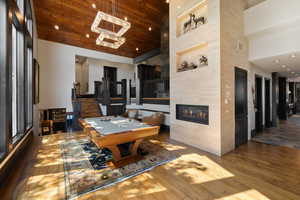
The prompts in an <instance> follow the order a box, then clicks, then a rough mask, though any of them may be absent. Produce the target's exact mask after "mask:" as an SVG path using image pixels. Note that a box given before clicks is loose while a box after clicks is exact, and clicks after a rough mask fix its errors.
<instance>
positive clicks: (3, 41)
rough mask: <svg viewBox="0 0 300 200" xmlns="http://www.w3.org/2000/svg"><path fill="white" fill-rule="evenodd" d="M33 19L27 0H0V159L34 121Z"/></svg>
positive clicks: (10, 149)
mask: <svg viewBox="0 0 300 200" xmlns="http://www.w3.org/2000/svg"><path fill="white" fill-rule="evenodd" d="M25 2H26V4H25ZM15 3H16V4H17V5H18V6H17V7H16V6H15V5H16V4H15ZM25 5H26V6H25ZM8 11H9V12H8ZM24 18H26V20H23V19H24ZM25 22H26V24H24V23H25ZM32 23H33V22H32V14H31V5H30V0H5V1H2V0H0V30H1V31H0V82H1V84H0V161H1V160H2V159H3V158H5V156H7V155H8V153H9V152H10V151H12V150H13V148H15V145H16V144H17V143H18V142H19V141H20V139H22V137H23V136H24V135H25V133H27V132H28V131H29V130H30V128H31V127H32V124H33V119H32V118H33V96H32V93H33V88H32V77H33V75H32V73H33V72H32V71H33V70H32V67H33V66H32V61H33V60H32V55H33V49H32V48H33V47H32V46H33V45H32V44H33V39H32V35H33V32H32V27H33V24H32ZM8 47H9V48H8Z"/></svg>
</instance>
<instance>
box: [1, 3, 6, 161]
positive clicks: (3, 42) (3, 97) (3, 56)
mask: <svg viewBox="0 0 300 200" xmlns="http://www.w3.org/2000/svg"><path fill="white" fill-rule="evenodd" d="M6 5H7V2H6V1H0V30H1V31H0V81H1V84H0V160H2V159H3V158H4V156H5V153H6V151H7V148H6V146H7V133H8V131H7V129H8V126H7V123H6V119H7V106H6V103H7V92H6V88H7V83H8V81H7V79H8V78H7V67H5V66H7V65H6V63H7V57H6V51H7V49H6V44H7V43H6V34H7V31H6V30H7V26H6V22H7V14H6V13H7V12H6V11H7V6H6Z"/></svg>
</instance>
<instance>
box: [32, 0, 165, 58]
mask: <svg viewBox="0 0 300 200" xmlns="http://www.w3.org/2000/svg"><path fill="white" fill-rule="evenodd" d="M113 1H115V3H114V4H113V3H112V2H113ZM92 4H95V5H96V7H97V8H96V9H95V8H93V7H92ZM112 5H115V6H114V7H115V9H114V10H115V11H113V6H112ZM34 8H35V13H36V19H37V31H38V37H39V38H40V39H44V40H49V41H54V42H59V43H64V44H69V45H73V46H78V47H82V48H87V49H92V50H97V51H102V52H106V53H111V54H116V55H121V56H126V57H130V58H135V57H137V56H139V55H141V54H143V53H145V52H147V51H150V50H152V49H155V48H159V47H160V38H161V35H160V27H161V24H162V20H163V17H165V16H166V15H167V13H168V4H167V3H166V1H165V0H34ZM98 10H100V11H103V12H105V13H108V14H113V13H115V14H114V15H115V16H116V17H119V18H122V19H124V18H125V17H127V18H128V21H129V22H131V28H130V29H129V30H128V32H127V33H125V34H124V37H126V43H125V44H123V45H122V46H121V47H120V48H119V49H111V48H108V47H102V46H98V45H96V39H97V37H98V35H99V34H96V33H93V32H91V25H92V23H93V21H94V19H95V16H96V13H97V11H98ZM55 25H58V26H59V30H55V29H54V26H55ZM101 26H105V27H106V28H108V29H112V27H113V26H112V24H108V23H103V24H101ZM149 27H151V28H152V31H149V30H148V29H149ZM86 34H89V35H90V38H87V37H86ZM136 48H139V51H136Z"/></svg>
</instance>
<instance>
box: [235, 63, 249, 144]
mask: <svg viewBox="0 0 300 200" xmlns="http://www.w3.org/2000/svg"><path fill="white" fill-rule="evenodd" d="M247 142H248V72H247V71H246V70H243V69H240V68H237V67H236V68H235V146H236V147H238V146H240V145H242V144H246V143H247Z"/></svg>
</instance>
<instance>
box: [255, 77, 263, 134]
mask: <svg viewBox="0 0 300 200" xmlns="http://www.w3.org/2000/svg"><path fill="white" fill-rule="evenodd" d="M262 130H263V103H262V77H260V76H257V75H256V76H255V135H257V134H258V133H260V132H262Z"/></svg>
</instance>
